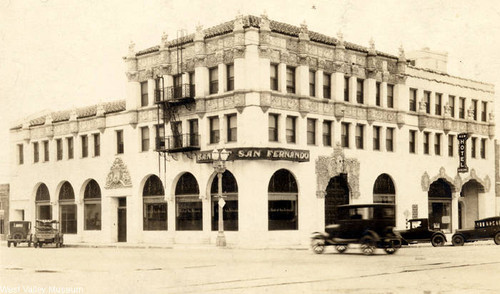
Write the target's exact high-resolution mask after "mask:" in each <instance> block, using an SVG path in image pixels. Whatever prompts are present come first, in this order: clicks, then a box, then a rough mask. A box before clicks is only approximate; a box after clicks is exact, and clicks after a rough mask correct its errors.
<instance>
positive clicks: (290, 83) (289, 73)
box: [286, 66, 295, 94]
mask: <svg viewBox="0 0 500 294" xmlns="http://www.w3.org/2000/svg"><path fill="white" fill-rule="evenodd" d="M286 92H287V93H292V94H295V67H291V66H287V67H286Z"/></svg>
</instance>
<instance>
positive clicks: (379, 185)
mask: <svg viewBox="0 0 500 294" xmlns="http://www.w3.org/2000/svg"><path fill="white" fill-rule="evenodd" d="M373 203H390V204H395V203H396V189H395V188H394V182H393V181H392V179H391V177H390V176H389V175H388V174H381V175H380V176H378V177H377V179H376V180H375V184H374V185H373Z"/></svg>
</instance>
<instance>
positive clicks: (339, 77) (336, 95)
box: [331, 72, 344, 101]
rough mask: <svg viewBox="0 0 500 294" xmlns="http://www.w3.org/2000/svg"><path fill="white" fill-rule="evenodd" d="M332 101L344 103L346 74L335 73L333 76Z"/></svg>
mask: <svg viewBox="0 0 500 294" xmlns="http://www.w3.org/2000/svg"><path fill="white" fill-rule="evenodd" d="M331 82H332V100H333V101H344V73H342V72H335V73H333V74H332V80H331Z"/></svg>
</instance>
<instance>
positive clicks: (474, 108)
mask: <svg viewBox="0 0 500 294" xmlns="http://www.w3.org/2000/svg"><path fill="white" fill-rule="evenodd" d="M472 110H473V111H474V115H473V119H474V120H477V100H472Z"/></svg>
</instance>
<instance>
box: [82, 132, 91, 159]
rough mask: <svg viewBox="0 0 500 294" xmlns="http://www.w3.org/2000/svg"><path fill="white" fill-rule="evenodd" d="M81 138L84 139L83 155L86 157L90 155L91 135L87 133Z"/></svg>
mask: <svg viewBox="0 0 500 294" xmlns="http://www.w3.org/2000/svg"><path fill="white" fill-rule="evenodd" d="M80 138H81V140H82V157H83V158H85V157H87V156H89V137H88V136H87V135H83V136H81V137H80Z"/></svg>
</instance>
